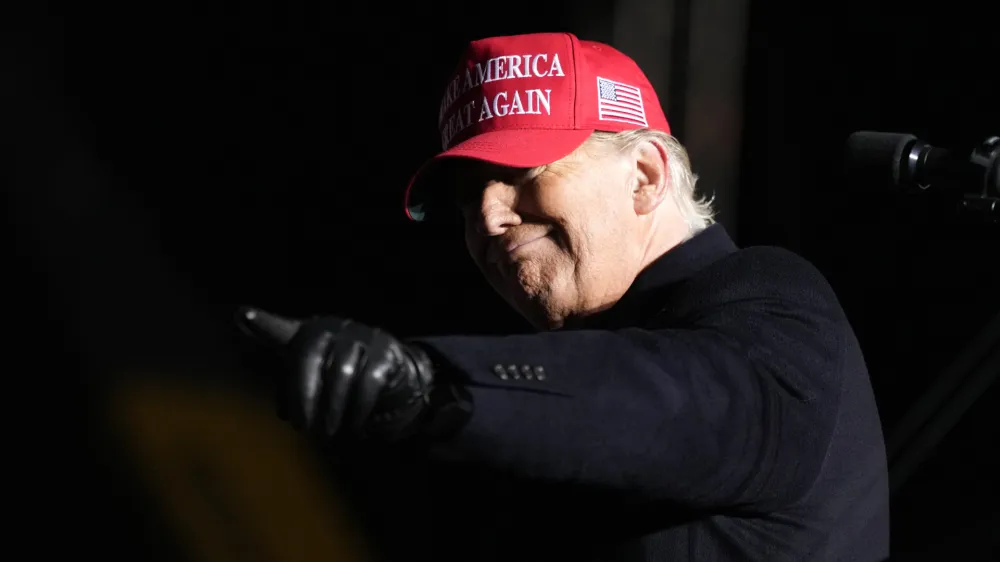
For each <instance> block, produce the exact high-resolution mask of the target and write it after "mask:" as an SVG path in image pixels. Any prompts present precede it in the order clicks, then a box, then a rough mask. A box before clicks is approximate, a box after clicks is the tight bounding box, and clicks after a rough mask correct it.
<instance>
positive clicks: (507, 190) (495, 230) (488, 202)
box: [476, 181, 521, 236]
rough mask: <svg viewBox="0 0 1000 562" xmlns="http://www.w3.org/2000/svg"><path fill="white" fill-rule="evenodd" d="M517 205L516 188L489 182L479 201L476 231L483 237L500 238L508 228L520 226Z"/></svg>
mask: <svg viewBox="0 0 1000 562" xmlns="http://www.w3.org/2000/svg"><path fill="white" fill-rule="evenodd" d="M516 205H517V188H516V187H514V186H513V185H510V184H507V183H503V182H497V181H494V182H491V183H490V184H489V185H487V186H486V189H484V190H483V193H482V196H481V199H480V201H479V213H478V217H477V221H476V223H477V224H476V230H477V231H478V232H479V233H480V234H482V235H484V236H500V235H501V234H503V233H504V232H507V229H508V228H511V227H513V226H517V225H519V224H521V216H520V215H518V214H517V212H516V211H515V210H514V208H515V207H516Z"/></svg>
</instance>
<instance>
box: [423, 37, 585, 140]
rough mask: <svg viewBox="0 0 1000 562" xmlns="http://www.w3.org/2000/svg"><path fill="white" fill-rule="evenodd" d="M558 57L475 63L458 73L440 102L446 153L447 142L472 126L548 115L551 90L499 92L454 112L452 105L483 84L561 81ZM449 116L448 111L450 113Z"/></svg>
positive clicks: (506, 58)
mask: <svg viewBox="0 0 1000 562" xmlns="http://www.w3.org/2000/svg"><path fill="white" fill-rule="evenodd" d="M565 76H566V74H565V73H564V72H563V69H562V64H561V63H560V61H559V55H558V54H552V55H551V56H550V55H549V54H547V53H539V54H534V55H505V56H501V57H493V58H491V59H489V60H487V61H485V62H478V63H475V64H474V65H471V66H470V67H468V68H466V69H465V70H464V71H462V72H459V73H458V74H456V75H455V77H454V78H453V79H452V80H451V82H449V84H448V87H447V88H446V90H445V95H444V98H443V99H442V100H441V109H440V113H439V115H438V123H439V126H440V128H441V145H442V147H443V148H444V149H447V148H448V146H449V145H450V143H451V140H452V139H453V138H454V137H455V135H457V134H458V133H460V132H461V131H462V130H464V129H466V128H467V127H469V126H471V125H472V124H473V123H474V122H481V121H486V120H487V119H493V118H496V117H505V116H508V115H549V114H551V93H552V90H551V89H542V88H530V89H524V90H513V91H500V92H496V93H494V94H493V95H492V99H491V98H490V97H488V96H485V95H484V96H482V97H479V98H477V97H474V98H473V99H471V100H469V101H467V102H465V103H464V104H462V105H461V106H459V107H457V108H453V106H454V104H455V102H456V101H457V100H459V99H461V98H462V97H463V96H465V94H467V93H469V92H470V91H471V90H473V89H474V88H478V87H479V86H482V85H483V84H486V83H490V82H497V81H501V80H513V79H517V78H548V77H565ZM452 109H453V111H452V112H451V114H450V115H449V114H448V112H449V110H452Z"/></svg>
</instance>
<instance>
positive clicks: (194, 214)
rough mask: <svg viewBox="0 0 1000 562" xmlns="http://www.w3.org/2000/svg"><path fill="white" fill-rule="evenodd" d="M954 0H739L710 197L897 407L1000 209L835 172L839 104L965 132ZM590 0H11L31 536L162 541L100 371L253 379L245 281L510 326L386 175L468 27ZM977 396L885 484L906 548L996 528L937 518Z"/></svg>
mask: <svg viewBox="0 0 1000 562" xmlns="http://www.w3.org/2000/svg"><path fill="white" fill-rule="evenodd" d="M977 6H978V4H977V3H974V2H968V1H959V2H949V3H946V4H941V5H936V6H934V7H933V9H931V8H923V9H922V10H918V9H917V8H918V6H916V5H913V4H912V3H907V2H902V1H898V0H896V1H892V2H872V1H867V2H863V1H860V0H848V1H846V2H839V3H801V2H791V1H787V0H786V1H780V2H779V1H764V0H755V1H754V2H752V3H751V9H750V18H749V21H748V22H747V26H748V29H749V33H748V44H747V50H746V57H747V65H746V72H745V74H746V81H745V84H746V86H745V102H744V108H743V112H744V115H745V124H744V131H743V138H742V146H743V158H742V162H741V169H740V171H739V174H740V185H739V189H738V191H734V193H738V205H737V207H736V208H737V209H738V213H737V215H736V216H727V217H722V219H723V221H724V222H726V223H727V224H733V225H738V227H739V228H738V240H737V241H738V242H739V243H740V244H741V245H752V244H775V245H781V246H785V247H788V248H790V249H792V250H795V251H797V252H800V253H802V254H803V255H805V256H806V257H807V258H808V259H810V260H811V261H813V262H814V263H816V264H817V266H819V267H820V269H821V270H823V272H824V273H825V274H826V275H827V276H828V278H829V279H830V281H831V283H832V284H833V285H834V287H835V289H836V290H837V291H838V294H839V295H840V296H841V300H842V302H843V304H844V307H845V309H846V310H847V312H848V315H849V317H850V318H851V319H852V322H853V323H854V325H855V328H856V330H857V333H858V335H859V338H860V339H861V341H862V344H863V346H864V348H865V352H866V357H867V359H868V361H869V366H870V370H871V373H872V378H873V381H874V384H875V387H876V391H877V394H878V399H879V404H880V408H881V411H882V416H883V420H884V422H885V425H886V428H887V432H890V433H891V429H892V427H894V425H895V424H896V423H897V422H898V420H899V419H900V418H901V416H903V414H904V413H905V411H906V409H907V408H908V407H909V406H910V405H911V404H912V402H913V401H914V400H915V399H916V397H917V396H918V395H919V394H920V393H921V392H923V391H924V390H926V388H927V387H928V385H929V384H930V381H931V380H932V378H933V377H935V376H937V375H938V374H939V373H940V372H941V371H942V369H943V368H944V367H945V366H946V365H947V364H948V363H949V362H950V361H951V360H952V359H953V358H954V357H955V356H956V355H958V354H959V352H960V351H961V349H962V347H963V346H964V345H965V344H966V343H967V342H968V341H969V340H970V339H971V338H972V337H973V336H974V335H975V334H976V333H977V332H978V331H979V330H981V329H982V328H983V327H984V326H985V325H986V323H987V321H988V320H989V319H990V318H991V317H992V316H994V315H995V314H997V311H998V310H1000V283H998V281H1000V271H998V270H1000V265H998V264H1000V245H998V240H1000V236H998V232H1000V230H998V228H997V227H992V228H990V227H983V226H979V225H972V224H969V223H968V222H966V221H964V220H963V219H962V218H961V217H960V216H958V215H956V214H955V213H953V212H952V208H951V205H950V204H949V203H950V202H948V201H944V200H940V199H936V198H934V197H929V196H922V197H920V196H907V195H901V194H894V193H891V192H889V190H887V189H884V187H883V186H877V185H865V184H863V183H858V182H851V181H848V179H847V178H845V177H843V174H842V173H841V163H842V156H843V143H844V140H845V139H846V137H847V135H848V134H850V133H851V132H852V131H854V130H858V129H874V130H887V131H905V132H911V133H914V134H916V135H918V136H920V137H921V138H924V139H926V140H928V141H930V142H932V143H934V144H937V145H941V146H954V147H960V148H968V147H971V146H972V144H973V143H976V142H979V141H982V140H983V139H985V138H986V137H987V136H988V135H991V134H1000V110H998V107H997V106H998V100H1000V92H998V88H997V86H996V84H995V77H996V68H997V54H996V53H997V49H996V39H995V37H996V33H995V22H992V21H991V20H990V18H988V17H985V15H984V14H981V13H979V11H978V8H977ZM613 10H614V4H613V3H612V2H610V1H602V2H593V3H587V6H586V8H582V7H580V6H579V5H574V3H570V2H561V3H559V2H536V3H532V4H530V5H520V4H519V5H508V6H497V5H492V4H482V3H479V4H474V3H459V2H438V3H434V5H433V6H429V5H422V4H419V3H417V4H400V5H399V6H393V7H389V6H387V5H383V4H377V3H363V4H340V5H338V4H335V3H304V2H280V3H279V2H273V3H268V2H261V1H258V0H255V1H252V2H244V3H228V4H224V3H217V2H204V3H201V4H198V5H196V6H186V5H181V4H166V3H163V4H147V3H129V4H125V3H118V4H106V3H104V4H99V5H91V4H89V3H77V4H73V5H64V6H57V5H48V6H45V5H42V4H37V5H33V8H32V9H30V10H29V11H28V12H26V14H25V15H28V16H30V17H28V18H26V19H24V20H23V22H24V23H23V24H21V23H20V22H21V21H22V20H21V19H20V18H6V22H5V23H7V26H5V27H7V28H8V31H9V33H7V35H8V37H10V38H12V39H14V40H15V46H16V47H17V49H16V50H13V51H11V54H12V56H11V57H9V62H10V63H11V64H10V65H8V68H9V69H10V71H9V72H5V79H4V82H5V83H6V84H8V85H9V86H10V87H9V88H7V91H8V92H12V93H13V96H12V97H9V98H8V99H9V100H10V103H7V104H5V105H6V107H5V115H4V118H5V122H6V123H8V124H9V125H10V126H9V127H8V126H4V127H3V133H4V139H5V141H7V142H9V143H10V146H12V147H13V150H12V151H11V154H12V155H13V158H12V162H13V166H12V167H11V168H8V170H6V171H5V173H4V175H5V176H6V177H7V178H8V180H9V181H8V180H5V183H7V184H8V186H9V187H10V189H9V190H7V193H8V196H9V205H8V209H9V212H8V219H9V220H8V225H9V227H10V229H11V230H10V232H11V235H10V236H8V237H7V239H8V240H11V241H12V242H13V244H12V250H13V251H12V252H10V254H9V255H10V256H11V257H10V259H8V260H7V264H8V265H7V270H8V271H9V272H11V273H13V275H11V276H10V278H12V279H13V282H14V285H13V288H12V289H10V292H9V295H10V298H11V300H12V302H13V304H14V305H15V306H14V307H12V308H13V309H14V310H15V313H14V316H13V319H12V320H11V321H10V323H9V329H10V331H11V332H12V333H13V335H14V338H12V339H11V340H10V341H12V343H13V348H14V351H15V353H13V354H12V357H13V358H14V360H13V361H12V374H11V375H9V378H10V379H11V380H12V381H17V382H18V383H19V384H18V385H17V388H16V390H13V389H12V390H11V395H12V396H16V397H18V398H17V400H15V401H13V402H14V404H13V405H14V407H15V408H13V409H12V411H16V417H17V418H18V419H19V420H22V421H21V422H20V423H19V424H17V425H14V426H13V430H14V433H15V440H16V441H17V442H18V444H21V442H22V441H23V444H24V447H25V450H26V454H25V456H24V457H23V459H25V461H24V462H21V461H17V462H16V464H17V465H18V466H24V467H25V468H26V469H27V470H26V476H25V478H28V477H29V476H30V477H31V480H32V482H34V481H35V479H36V478H37V477H41V480H42V483H41V484H39V485H37V486H36V485H31V486H29V485H27V484H24V485H18V486H15V487H16V488H17V491H18V492H19V493H22V492H23V493H24V495H26V499H27V500H28V501H27V502H25V504H24V505H25V507H23V508H19V510H20V513H21V516H20V519H21V521H23V522H30V523H38V525H36V526H34V527H33V529H34V531H33V533H32V534H31V535H27V536H29V537H30V541H31V544H32V545H33V547H34V548H36V549H48V548H52V549H61V548H65V547H70V546H72V547H73V548H76V549H82V551H90V550H93V551H95V552H97V553H104V554H108V555H110V554H112V553H115V552H120V553H122V554H125V555H129V556H132V557H134V558H135V559H153V558H155V559H164V560H176V559H179V558H181V557H182V555H181V550H182V549H177V548H176V547H175V545H174V542H175V539H176V537H175V536H174V534H173V531H171V525H170V524H169V523H168V522H166V521H165V520H164V519H163V516H162V515H161V514H160V513H159V512H158V511H157V509H155V508H154V507H152V506H151V505H149V504H148V502H147V501H146V500H145V499H143V496H142V493H140V492H138V491H137V490H139V489H140V488H141V486H142V485H141V483H139V482H135V480H137V479H136V478H135V476H136V474H135V473H136V472H137V471H139V469H136V468H134V467H131V466H130V465H129V463H128V462H127V461H125V460H122V459H121V458H120V457H119V456H117V449H116V445H115V444H114V440H113V439H110V438H107V437H105V436H104V433H103V432H104V431H105V429H104V426H103V425H102V419H103V418H102V412H103V411H104V408H105V402H104V401H103V400H104V395H105V392H106V389H107V388H109V387H110V386H113V385H114V384H115V381H117V380H119V379H120V378H121V377H127V376H130V375H127V374H123V373H132V372H136V369H138V370H140V371H143V372H149V371H157V372H163V373H170V375H166V376H171V377H178V378H191V379H197V380H199V381H206V380H212V381H215V380H216V379H218V382H221V384H222V385H223V386H225V385H233V386H234V387H240V388H242V387H250V388H251V389H258V387H261V386H266V385H260V384H258V383H259V382H260V381H259V379H253V378H252V377H250V378H248V377H246V376H245V372H246V371H250V370H253V369H250V368H249V367H250V365H248V363H253V362H254V359H248V355H247V354H246V350H245V349H244V348H242V347H240V346H239V342H238V338H237V335H236V334H235V333H233V330H232V328H231V325H230V322H229V319H230V317H231V314H232V311H233V308H234V307H235V306H237V305H238V304H242V303H254V304H257V305H260V306H263V307H269V308H272V309H275V310H278V311H281V312H285V313H288V314H303V315H304V314H318V313H336V314H340V315H344V316H351V317H356V318H358V319H360V320H363V321H366V322H369V323H372V324H376V325H380V326H384V327H386V328H387V329H389V330H391V331H394V332H396V333H398V334H400V335H413V334H417V333H444V332H458V331H460V332H470V331H471V332H483V333H505V332H512V331H523V330H526V329H527V326H526V325H524V323H523V322H522V321H521V320H520V319H518V318H517V317H516V316H515V315H514V314H513V313H512V312H511V311H509V310H507V308H506V307H505V306H504V305H502V303H501V302H500V301H499V299H498V298H496V297H495V296H494V295H493V294H492V293H491V292H490V291H489V290H488V288H487V287H486V286H485V284H484V283H482V281H481V280H480V279H479V277H478V274H477V272H476V271H475V270H474V269H473V267H472V265H471V263H470V262H469V260H468V259H467V258H466V257H465V256H464V254H463V249H462V247H461V243H460V241H459V240H457V239H456V238H455V237H454V236H453V234H454V233H452V232H448V231H445V230H442V229H436V228H434V227H427V226H423V225H414V224H412V223H408V222H407V221H406V219H405V218H404V215H403V212H402V192H403V188H404V187H405V184H406V181H407V180H408V178H409V175H410V174H411V173H412V172H413V170H415V169H416V168H417V167H418V166H419V165H420V163H421V162H422V161H423V159H424V158H426V157H427V156H429V155H431V154H432V153H433V152H434V151H435V150H436V149H437V142H438V138H437V135H436V126H435V119H436V107H437V103H438V100H439V98H440V94H441V85H442V84H443V81H444V80H445V79H446V77H447V75H448V74H449V72H450V71H451V70H452V68H453V65H454V64H455V60H456V57H457V56H458V54H459V52H460V50H461V48H462V47H463V46H464V44H465V43H466V42H467V41H469V40H471V39H474V38H478V37H483V36H489V35H497V34H512V33H523V32H534V31H560V30H567V31H577V32H580V33H581V34H582V32H583V30H587V32H588V33H589V35H582V36H583V38H585V39H591V38H592V39H599V40H605V39H607V38H608V37H611V30H610V25H611V24H610V23H604V22H610V21H611V19H612V14H613ZM664 48H665V56H667V55H666V46H665V47H664ZM665 94H666V93H663V92H661V97H666V95H665ZM669 117H670V116H669V115H668V118H669ZM680 134H681V140H682V141H683V140H684V138H683V134H682V132H681V133H680ZM693 164H694V167H695V169H696V170H697V168H698V162H697V161H695V162H694V163H693ZM25 364H27V365H30V367H25V368H23V369H22V368H19V367H18V365H25ZM218 373H223V374H218ZM20 383H23V384H20ZM995 407H996V390H990V391H989V392H987V394H986V395H985V396H984V397H983V398H981V399H980V400H978V401H977V403H976V405H975V406H974V407H973V408H972V409H971V410H970V412H969V413H968V414H967V415H966V416H965V417H964V418H963V421H962V422H961V424H960V425H959V426H958V427H957V428H956V429H955V430H954V431H952V432H951V433H950V434H949V436H948V438H947V439H946V440H945V442H944V443H943V444H942V445H941V446H939V447H938V448H937V450H936V453H935V455H934V456H933V457H932V458H931V459H930V460H928V461H927V462H926V463H925V464H924V465H923V467H922V468H921V470H920V471H919V472H918V473H917V474H916V475H915V476H914V477H913V478H912V479H911V480H910V481H908V483H907V485H906V486H905V487H904V488H903V489H902V490H901V492H900V493H899V494H898V495H897V497H895V498H894V502H895V503H894V510H893V516H894V519H893V521H894V523H893V525H894V531H893V542H894V552H895V553H896V557H898V558H899V559H917V558H918V556H917V554H916V553H917V552H922V553H924V556H926V557H927V559H939V558H940V557H942V555H941V554H940V552H939V553H934V551H933V549H934V548H938V549H941V552H947V553H950V554H951V555H956V556H958V555H957V554H955V553H958V552H959V551H960V550H959V549H966V551H967V553H966V554H964V555H960V556H958V558H962V557H963V556H964V558H962V559H976V556H977V555H976V554H974V552H976V549H979V550H978V552H981V553H982V552H986V551H985V550H984V549H985V548H986V546H985V545H987V543H988V542H989V541H990V540H995V539H990V536H989V532H988V531H987V530H985V529H980V530H978V531H975V532H974V534H973V535H972V536H971V537H962V538H960V539H959V538H956V537H958V536H959V534H960V533H961V532H962V530H963V529H967V528H969V527H972V526H974V524H976V522H977V521H988V520H990V518H992V520H993V522H994V523H995V522H996V517H997V508H996V498H997V489H996V484H995V483H994V480H993V478H994V475H995V474H996V473H998V470H997V469H998V466H997V462H996V461H995V460H993V455H992V453H993V451H992V450H991V449H992V447H993V446H995V444H996V440H995V437H994V434H993V431H992V428H993V427H995V426H996V424H997V419H996V416H995V413H994V411H995ZM22 409H23V410H24V411H23V412H22ZM139 480H141V479H139ZM25 481H26V480H25ZM995 526H996V525H995V524H994V525H993V527H994V528H995Z"/></svg>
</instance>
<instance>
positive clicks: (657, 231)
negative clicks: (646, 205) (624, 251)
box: [636, 214, 695, 275]
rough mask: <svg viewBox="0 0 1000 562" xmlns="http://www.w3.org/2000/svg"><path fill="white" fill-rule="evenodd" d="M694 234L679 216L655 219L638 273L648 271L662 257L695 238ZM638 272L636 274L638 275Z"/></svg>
mask: <svg viewBox="0 0 1000 562" xmlns="http://www.w3.org/2000/svg"><path fill="white" fill-rule="evenodd" d="M694 234H695V233H694V231H693V230H692V229H691V227H690V226H689V225H688V224H687V223H686V222H685V221H684V220H682V219H681V218H680V217H679V216H677V215H674V214H670V215H669V216H666V217H659V216H658V217H655V218H654V220H653V222H652V225H651V228H650V230H649V233H648V235H647V237H646V242H645V244H644V245H643V253H642V258H641V261H640V264H639V270H638V272H641V271H642V270H644V269H646V267H648V266H649V264H651V263H653V262H654V261H656V260H658V259H660V256H662V255H663V254H665V253H667V252H669V251H670V250H672V249H673V248H674V247H676V246H677V245H678V244H680V243H681V242H684V241H685V240H687V239H688V238H690V237H692V236H694ZM638 272H637V273H636V274H637V275H638Z"/></svg>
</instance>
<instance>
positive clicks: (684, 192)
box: [588, 129, 715, 234]
mask: <svg viewBox="0 0 1000 562" xmlns="http://www.w3.org/2000/svg"><path fill="white" fill-rule="evenodd" d="M646 141H655V142H659V143H660V144H662V145H664V147H665V148H666V149H667V169H668V173H669V177H670V182H671V187H672V189H671V190H670V192H671V195H672V196H673V198H674V203H675V204H676V205H677V208H678V209H679V210H680V213H681V216H682V217H683V218H684V222H686V223H687V225H688V227H689V228H690V229H691V233H692V234H694V233H696V232H699V231H701V230H704V229H705V228H707V227H708V226H709V225H711V224H713V223H715V210H714V209H713V208H712V201H713V200H714V197H708V198H706V197H705V196H700V195H698V193H697V191H696V190H695V184H696V183H698V175H697V174H695V173H694V172H693V171H692V170H691V161H690V158H689V157H688V153H687V150H686V149H685V148H684V145H682V144H681V143H680V141H678V140H677V139H676V138H674V137H673V136H671V135H670V134H668V133H665V132H663V131H658V130H656V129H635V130H631V131H623V132H620V133H606V132H601V131H598V132H596V133H594V134H593V135H592V136H591V137H590V140H589V141H588V142H592V143H596V144H597V145H598V146H602V147H605V148H609V149H612V150H616V151H619V152H626V151H629V150H632V149H633V148H635V147H636V146H637V145H638V144H639V143H642V142H646Z"/></svg>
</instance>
